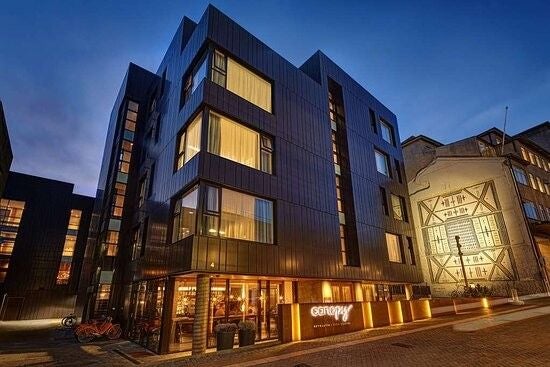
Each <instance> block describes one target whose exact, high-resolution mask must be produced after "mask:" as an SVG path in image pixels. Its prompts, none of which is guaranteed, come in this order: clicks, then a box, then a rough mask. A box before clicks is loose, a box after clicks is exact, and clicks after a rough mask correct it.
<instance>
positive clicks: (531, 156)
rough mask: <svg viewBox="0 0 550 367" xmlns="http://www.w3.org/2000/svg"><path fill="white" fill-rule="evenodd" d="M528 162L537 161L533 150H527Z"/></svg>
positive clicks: (534, 162)
mask: <svg viewBox="0 0 550 367" xmlns="http://www.w3.org/2000/svg"><path fill="white" fill-rule="evenodd" d="M528 153H529V162H531V164H536V163H537V161H536V156H535V154H534V153H533V152H531V151H529V152H528Z"/></svg>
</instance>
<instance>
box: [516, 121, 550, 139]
mask: <svg viewBox="0 0 550 367" xmlns="http://www.w3.org/2000/svg"><path fill="white" fill-rule="evenodd" d="M541 129H550V121H544V122H541V123H540V124H538V125H535V126H533V127H530V128H528V129H527V130H523V131H521V132H519V133H517V134H516V135H514V138H518V137H521V136H525V135H529V134H530V133H532V132H535V131H537V130H541Z"/></svg>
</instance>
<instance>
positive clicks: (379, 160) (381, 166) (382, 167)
mask: <svg viewBox="0 0 550 367" xmlns="http://www.w3.org/2000/svg"><path fill="white" fill-rule="evenodd" d="M374 157H375V159H376V170H377V171H378V172H380V173H381V174H383V175H386V176H388V177H389V176H390V167H389V162H388V156H387V155H386V154H385V153H382V152H380V151H378V150H376V149H375V150H374Z"/></svg>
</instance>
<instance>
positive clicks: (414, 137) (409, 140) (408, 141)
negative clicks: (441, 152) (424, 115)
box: [401, 134, 445, 148]
mask: <svg viewBox="0 0 550 367" xmlns="http://www.w3.org/2000/svg"><path fill="white" fill-rule="evenodd" d="M417 140H424V141H427V142H429V143H431V144H433V145H435V146H437V147H442V146H443V145H445V144H443V143H440V142H438V141H437V140H435V139H432V138H430V137H429V136H426V135H422V134H420V135H411V136H410V137H408V138H407V139H405V140H403V141H402V142H401V147H402V148H404V147H405V146H407V145H409V144H412V143H414V142H415V141H417Z"/></svg>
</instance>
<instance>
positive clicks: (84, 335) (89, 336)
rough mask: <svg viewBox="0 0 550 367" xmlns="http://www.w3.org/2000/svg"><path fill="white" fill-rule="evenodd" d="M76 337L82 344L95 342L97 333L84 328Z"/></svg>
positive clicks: (76, 333) (77, 332)
mask: <svg viewBox="0 0 550 367" xmlns="http://www.w3.org/2000/svg"><path fill="white" fill-rule="evenodd" d="M75 336H76V340H78V341H79V342H80V343H89V342H91V341H92V340H94V338H95V333H94V331H93V330H91V329H90V328H84V329H80V330H78V331H76V332H75Z"/></svg>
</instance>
